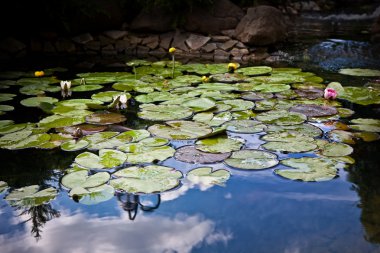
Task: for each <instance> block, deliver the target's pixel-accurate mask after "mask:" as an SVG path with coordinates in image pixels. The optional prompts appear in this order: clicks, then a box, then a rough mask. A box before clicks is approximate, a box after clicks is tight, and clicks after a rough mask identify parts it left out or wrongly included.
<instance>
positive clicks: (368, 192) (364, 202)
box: [349, 143, 380, 243]
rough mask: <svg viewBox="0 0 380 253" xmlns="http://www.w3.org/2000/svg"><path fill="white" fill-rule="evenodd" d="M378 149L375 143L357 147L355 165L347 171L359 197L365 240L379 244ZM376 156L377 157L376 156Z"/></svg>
mask: <svg viewBox="0 0 380 253" xmlns="http://www.w3.org/2000/svg"><path fill="white" fill-rule="evenodd" d="M379 152H380V148H379V145H376V143H368V144H366V145H358V146H357V147H356V149H355V155H356V157H355V160H356V161H357V162H356V164H355V165H354V166H353V167H352V169H350V171H349V181H351V182H353V183H354V184H355V185H354V186H353V189H354V190H355V191H356V192H357V193H358V195H359V196H360V200H361V201H360V205H359V207H360V208H361V209H362V213H361V217H360V219H361V222H362V224H363V227H364V229H365V236H364V237H365V239H366V240H367V241H369V242H371V243H380V211H379V210H380V184H379V182H380V170H379V164H380V157H379V155H378V154H379ZM376 154H377V155H376Z"/></svg>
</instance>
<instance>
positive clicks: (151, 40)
mask: <svg viewBox="0 0 380 253" xmlns="http://www.w3.org/2000/svg"><path fill="white" fill-rule="evenodd" d="M159 42H160V39H159V37H158V35H151V36H148V37H145V38H144V39H143V40H142V42H141V44H143V45H144V46H147V47H149V48H150V49H156V48H157V47H158V45H159Z"/></svg>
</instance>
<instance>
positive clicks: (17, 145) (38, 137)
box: [2, 133, 50, 150]
mask: <svg viewBox="0 0 380 253" xmlns="http://www.w3.org/2000/svg"><path fill="white" fill-rule="evenodd" d="M49 140H50V135H49V134H46V133H43V134H33V135H29V136H28V137H26V138H25V139H23V140H20V141H18V142H14V143H11V144H8V145H2V148H6V149H11V150H15V149H25V148H33V147H37V146H40V145H42V144H44V143H45V142H48V141H49Z"/></svg>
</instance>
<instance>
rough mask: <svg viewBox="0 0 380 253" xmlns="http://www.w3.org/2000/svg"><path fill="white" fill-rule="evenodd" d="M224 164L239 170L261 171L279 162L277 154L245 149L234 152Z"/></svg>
mask: <svg viewBox="0 0 380 253" xmlns="http://www.w3.org/2000/svg"><path fill="white" fill-rule="evenodd" d="M224 163H225V164H227V165H228V166H231V167H233V168H237V169H243V170H261V169H268V168H271V167H274V166H276V165H277V164H278V163H279V161H278V159H277V156H276V155H275V154H272V153H269V152H266V151H262V150H256V149H244V150H239V151H235V152H233V153H232V155H231V157H230V158H228V159H226V160H225V161H224Z"/></svg>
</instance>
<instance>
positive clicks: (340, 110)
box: [337, 108, 355, 118]
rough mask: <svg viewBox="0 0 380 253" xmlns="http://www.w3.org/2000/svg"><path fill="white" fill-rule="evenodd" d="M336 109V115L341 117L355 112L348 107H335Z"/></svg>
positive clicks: (346, 116) (347, 116) (349, 115)
mask: <svg viewBox="0 0 380 253" xmlns="http://www.w3.org/2000/svg"><path fill="white" fill-rule="evenodd" d="M337 110H338V115H339V117H341V118H349V117H351V116H352V115H354V114H355V112H354V111H353V110H351V109H348V108H337Z"/></svg>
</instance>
